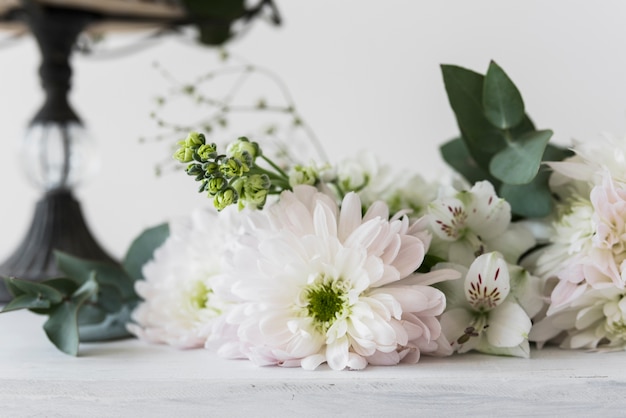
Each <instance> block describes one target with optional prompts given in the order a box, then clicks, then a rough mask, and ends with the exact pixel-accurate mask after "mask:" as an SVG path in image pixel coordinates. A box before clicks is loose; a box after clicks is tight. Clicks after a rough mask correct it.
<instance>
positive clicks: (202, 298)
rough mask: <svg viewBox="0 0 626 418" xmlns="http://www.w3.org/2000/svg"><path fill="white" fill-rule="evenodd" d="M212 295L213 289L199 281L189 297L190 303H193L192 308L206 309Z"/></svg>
mask: <svg viewBox="0 0 626 418" xmlns="http://www.w3.org/2000/svg"><path fill="white" fill-rule="evenodd" d="M211 293H213V289H209V288H207V286H206V285H205V284H204V283H202V282H201V281H199V280H198V281H197V282H196V284H195V286H194V288H193V290H192V291H191V294H190V295H189V302H190V303H191V306H192V307H193V308H194V309H204V308H206V306H207V304H208V302H209V297H210V295H211Z"/></svg>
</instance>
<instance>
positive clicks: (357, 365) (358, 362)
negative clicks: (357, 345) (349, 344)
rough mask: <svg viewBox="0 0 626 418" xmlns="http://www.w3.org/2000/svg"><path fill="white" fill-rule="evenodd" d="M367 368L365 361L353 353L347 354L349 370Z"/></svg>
mask: <svg viewBox="0 0 626 418" xmlns="http://www.w3.org/2000/svg"><path fill="white" fill-rule="evenodd" d="M365 367H367V360H366V359H365V358H364V357H362V356H360V355H358V354H355V353H349V354H348V368H349V369H351V370H363V369H364V368H365Z"/></svg>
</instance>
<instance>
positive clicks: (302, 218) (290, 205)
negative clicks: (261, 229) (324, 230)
mask: <svg viewBox="0 0 626 418" xmlns="http://www.w3.org/2000/svg"><path fill="white" fill-rule="evenodd" d="M281 196H283V197H282V198H283V199H284V194H283V195H281ZM282 207H283V208H284V211H283V213H282V216H281V217H280V218H279V217H278V216H274V219H279V220H280V221H281V222H282V223H283V224H284V225H285V226H286V227H288V228H289V229H290V230H291V231H293V232H294V233H295V234H297V235H298V236H303V235H308V234H312V233H313V232H314V227H313V220H312V217H311V213H310V212H309V209H308V208H307V207H306V206H304V205H303V204H302V203H301V202H298V201H294V202H282Z"/></svg>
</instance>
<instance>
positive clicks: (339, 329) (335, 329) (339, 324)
mask: <svg viewBox="0 0 626 418" xmlns="http://www.w3.org/2000/svg"><path fill="white" fill-rule="evenodd" d="M347 333H348V322H347V321H346V320H345V319H338V320H336V321H335V322H333V324H332V325H331V326H330V328H328V331H326V344H334V343H335V342H336V341H337V340H340V339H343V338H345V337H346V334H347Z"/></svg>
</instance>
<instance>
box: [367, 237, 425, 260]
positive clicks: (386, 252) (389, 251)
mask: <svg viewBox="0 0 626 418" xmlns="http://www.w3.org/2000/svg"><path fill="white" fill-rule="evenodd" d="M411 238H414V237H411ZM415 239H416V238H415ZM401 246H402V239H401V237H400V236H399V235H398V234H394V235H393V236H391V237H390V239H388V240H387V243H386V245H385V247H384V248H382V249H381V250H380V251H378V252H377V254H375V255H380V257H381V258H382V260H383V262H384V263H385V264H391V263H393V261H394V260H395V259H396V257H398V253H399V252H400V248H401ZM370 254H373V252H370Z"/></svg>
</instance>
